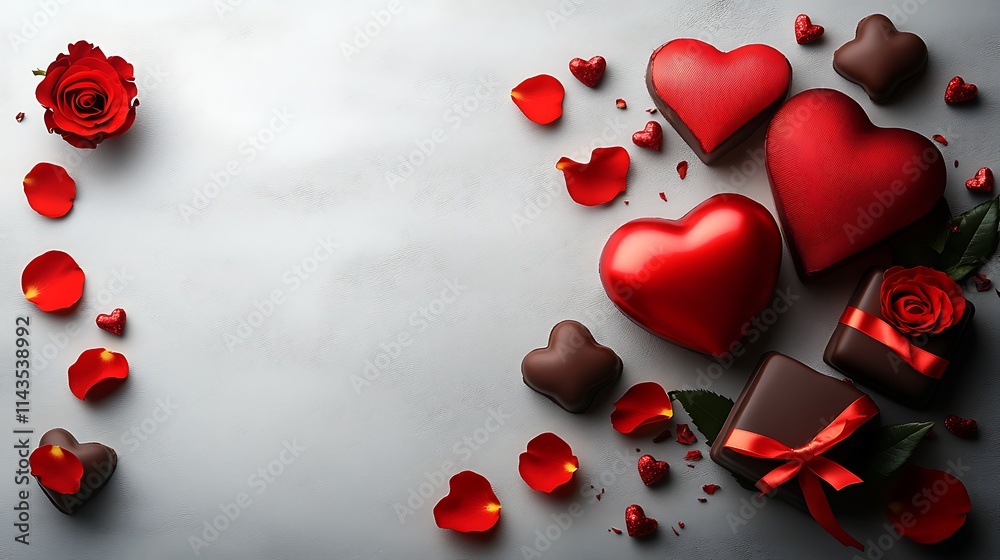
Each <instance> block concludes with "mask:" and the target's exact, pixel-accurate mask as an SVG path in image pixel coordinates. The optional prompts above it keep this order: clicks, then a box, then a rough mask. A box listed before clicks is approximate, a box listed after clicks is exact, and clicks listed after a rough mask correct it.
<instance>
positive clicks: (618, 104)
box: [615, 97, 628, 109]
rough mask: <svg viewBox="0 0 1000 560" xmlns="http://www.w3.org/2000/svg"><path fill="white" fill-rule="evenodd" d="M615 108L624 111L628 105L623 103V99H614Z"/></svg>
mask: <svg viewBox="0 0 1000 560" xmlns="http://www.w3.org/2000/svg"><path fill="white" fill-rule="evenodd" d="M615 107H618V108H619V109H625V108H626V107H628V104H626V103H625V100H624V99H622V98H621V97H619V98H618V99H615Z"/></svg>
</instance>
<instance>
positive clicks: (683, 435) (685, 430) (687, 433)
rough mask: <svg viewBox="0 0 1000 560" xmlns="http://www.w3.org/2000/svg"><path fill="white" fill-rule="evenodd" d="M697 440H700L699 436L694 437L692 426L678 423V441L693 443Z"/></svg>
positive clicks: (685, 443) (687, 443)
mask: <svg viewBox="0 0 1000 560" xmlns="http://www.w3.org/2000/svg"><path fill="white" fill-rule="evenodd" d="M696 441H698V438H696V437H694V432H692V431H691V428H689V427H688V425H687V424H677V443H683V444H684V445H691V444H692V443H694V442H696Z"/></svg>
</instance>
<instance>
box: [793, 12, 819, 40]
mask: <svg viewBox="0 0 1000 560" xmlns="http://www.w3.org/2000/svg"><path fill="white" fill-rule="evenodd" d="M823 31H824V29H823V26H822V25H813V22H812V21H810V19H809V16H807V15H805V14H799V15H798V16H797V17H796V18H795V42H796V43H798V44H800V45H804V44H806V43H811V42H813V41H815V40H816V39H819V38H820V37H822V36H823Z"/></svg>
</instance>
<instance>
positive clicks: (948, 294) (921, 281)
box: [880, 266, 965, 335]
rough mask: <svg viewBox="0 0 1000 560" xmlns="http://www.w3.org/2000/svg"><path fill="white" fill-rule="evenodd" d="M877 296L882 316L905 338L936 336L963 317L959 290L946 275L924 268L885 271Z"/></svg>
mask: <svg viewBox="0 0 1000 560" xmlns="http://www.w3.org/2000/svg"><path fill="white" fill-rule="evenodd" d="M880 296H881V300H882V316H883V317H885V320H886V321H888V322H889V324H891V325H892V326H894V327H896V328H897V329H898V330H899V331H900V332H902V333H904V334H909V335H916V334H929V335H934V334H938V333H939V332H941V331H943V330H945V329H947V328H948V327H950V326H952V325H954V324H955V323H957V322H958V321H959V320H960V319H961V318H962V315H964V314H965V298H964V297H962V288H960V287H959V286H958V284H956V283H955V281H954V280H952V279H951V278H949V277H948V275H947V274H945V273H943V272H941V271H938V270H934V269H932V268H927V267H925V266H917V267H914V268H903V267H901V266H894V267H892V268H890V269H889V270H887V271H885V275H884V276H883V278H882V288H881V291H880Z"/></svg>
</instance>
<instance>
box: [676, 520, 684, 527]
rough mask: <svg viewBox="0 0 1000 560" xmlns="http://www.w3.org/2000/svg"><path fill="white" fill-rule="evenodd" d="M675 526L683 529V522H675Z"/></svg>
mask: <svg viewBox="0 0 1000 560" xmlns="http://www.w3.org/2000/svg"><path fill="white" fill-rule="evenodd" d="M677 526H678V527H680V528H681V529H683V528H684V522H683V521H678V522H677Z"/></svg>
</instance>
